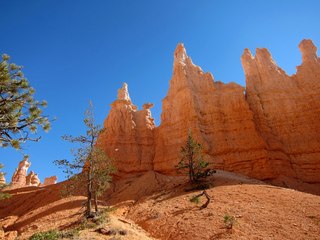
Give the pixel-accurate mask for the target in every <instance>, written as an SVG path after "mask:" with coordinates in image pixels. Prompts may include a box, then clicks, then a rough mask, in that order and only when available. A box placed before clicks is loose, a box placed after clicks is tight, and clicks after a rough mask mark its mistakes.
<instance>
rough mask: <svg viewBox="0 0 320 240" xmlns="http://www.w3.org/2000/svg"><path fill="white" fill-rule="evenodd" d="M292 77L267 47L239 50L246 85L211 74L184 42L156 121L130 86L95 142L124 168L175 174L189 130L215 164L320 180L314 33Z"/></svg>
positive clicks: (319, 87) (318, 64) (259, 174)
mask: <svg viewBox="0 0 320 240" xmlns="http://www.w3.org/2000/svg"><path fill="white" fill-rule="evenodd" d="M299 48H300V50H301V52H302V64H301V66H299V67H297V73H296V74H294V75H292V76H288V75H287V74H286V73H285V72H284V71H283V70H282V69H281V68H279V67H278V66H277V65H276V63H275V62H274V60H273V59H272V57H271V55H270V53H269V52H268V50H266V49H257V50H256V56H255V57H253V56H252V55H251V53H250V51H249V50H248V49H246V50H245V51H244V54H243V55H242V58H241V60H242V65H243V68H244V72H245V76H246V88H243V87H242V86H240V85H238V84H236V83H228V84H224V83H221V82H219V81H214V79H213V76H212V75H211V74H210V73H205V72H203V71H202V69H201V68H200V67H198V66H196V65H194V64H193V63H192V60H191V58H190V57H189V56H188V55H187V53H186V50H185V48H184V46H183V44H179V45H178V46H177V48H176V50H175V53H174V63H173V75H172V78H171V80H170V88H169V91H168V94H167V96H166V97H165V98H164V99H163V102H162V114H161V124H160V126H159V127H157V128H156V127H155V125H154V121H153V118H152V116H151V111H150V108H151V107H152V106H153V104H145V105H144V106H143V110H140V111H138V110H137V107H136V106H135V105H133V104H132V102H131V99H130V97H129V92H128V86H127V84H124V85H123V87H122V88H121V89H119V91H118V99H117V100H116V101H114V102H113V103H112V105H111V110H110V113H109V115H108V117H107V119H106V120H105V122H104V127H105V131H104V132H103V133H102V134H101V135H100V136H99V138H98V142H97V144H98V145H99V146H101V148H102V149H104V150H105V152H106V153H107V154H108V155H109V156H111V157H113V158H114V159H115V160H116V161H115V163H116V165H117V168H118V170H119V171H120V172H122V173H134V172H141V171H148V170H155V171H159V172H162V173H167V174H175V172H176V170H175V165H176V164H177V163H178V161H179V150H180V147H181V146H182V145H183V143H184V141H185V139H186V137H187V133H188V129H191V130H192V132H193V135H194V137H195V138H196V139H197V140H198V141H199V142H201V143H202V144H203V146H204V150H205V157H206V159H207V160H208V161H209V162H211V163H212V167H215V168H217V169H223V170H227V171H234V172H238V173H242V174H245V175H248V176H251V177H254V178H257V179H262V180H266V179H271V180H272V179H280V178H282V177H287V178H292V179H296V180H298V181H303V182H307V183H320V174H319V172H320V161H319V159H320V117H319V116H320V60H319V58H318V57H317V54H316V51H317V48H316V47H315V46H314V44H313V43H312V41H311V40H303V41H302V42H301V43H300V45H299Z"/></svg>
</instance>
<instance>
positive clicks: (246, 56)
mask: <svg viewBox="0 0 320 240" xmlns="http://www.w3.org/2000/svg"><path fill="white" fill-rule="evenodd" d="M241 59H254V57H253V56H252V53H251V51H250V49H249V48H245V49H244V51H243V54H242V56H241Z"/></svg>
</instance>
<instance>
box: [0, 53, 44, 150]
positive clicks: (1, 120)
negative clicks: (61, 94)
mask: <svg viewBox="0 0 320 240" xmlns="http://www.w3.org/2000/svg"><path fill="white" fill-rule="evenodd" d="M9 60H10V57H9V56H8V55H7V54H3V55H2V60H1V62H0V146H1V147H7V146H11V147H13V148H16V149H20V148H21V147H20V144H21V143H24V142H26V141H39V140H40V137H31V136H30V133H31V134H34V133H36V132H37V130H38V128H39V127H40V128H41V129H43V130H44V131H48V130H49V129H50V122H49V119H48V117H47V116H44V115H43V114H42V109H43V108H44V107H46V106H47V102H46V101H42V102H39V101H37V100H35V99H34V98H33V95H34V93H35V90H34V89H33V88H32V87H31V86H30V85H29V82H28V80H27V79H26V78H25V77H24V75H23V72H22V66H18V65H16V64H14V63H10V61H9Z"/></svg>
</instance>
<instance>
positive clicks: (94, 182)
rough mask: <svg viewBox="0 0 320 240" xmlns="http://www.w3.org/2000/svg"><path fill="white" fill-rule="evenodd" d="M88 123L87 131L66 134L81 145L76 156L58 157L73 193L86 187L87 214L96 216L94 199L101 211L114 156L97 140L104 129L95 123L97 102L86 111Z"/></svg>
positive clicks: (76, 151) (70, 139) (65, 137)
mask: <svg viewBox="0 0 320 240" xmlns="http://www.w3.org/2000/svg"><path fill="white" fill-rule="evenodd" d="M84 123H85V125H86V127H87V132H86V135H80V136H78V137H73V136H70V135H65V136H63V137H62V138H63V139H64V140H66V141H69V142H72V143H76V144H80V147H79V148H76V149H73V150H72V152H73V154H74V156H75V157H74V159H73V160H72V161H69V160H66V159H64V160H56V161H54V162H55V163H56V164H57V165H59V166H61V167H63V168H65V170H64V172H65V173H66V174H67V176H68V179H70V180H71V181H70V183H69V185H68V189H67V191H68V192H70V193H71V194H72V193H76V192H79V190H81V189H83V187H85V188H86V189H85V190H86V197H87V199H86V211H85V216H86V217H92V216H94V214H95V213H94V212H93V210H92V201H94V206H95V212H96V213H97V212H98V197H99V196H100V195H101V194H102V193H103V192H104V191H105V190H106V189H107V188H108V187H109V185H110V182H111V180H112V176H111V174H113V173H115V168H114V166H113V164H112V160H111V159H110V158H109V157H108V156H107V155H106V154H105V152H104V151H103V150H101V149H100V148H99V147H98V146H97V145H96V140H97V138H98V136H99V134H100V133H101V131H102V130H101V128H100V126H99V125H95V122H94V116H93V106H92V103H91V102H90V106H89V108H88V110H87V111H86V113H85V119H84Z"/></svg>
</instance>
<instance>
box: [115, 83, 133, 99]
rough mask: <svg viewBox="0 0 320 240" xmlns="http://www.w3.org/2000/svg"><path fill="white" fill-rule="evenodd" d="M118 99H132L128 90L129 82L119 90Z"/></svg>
mask: <svg viewBox="0 0 320 240" xmlns="http://www.w3.org/2000/svg"><path fill="white" fill-rule="evenodd" d="M118 100H126V101H131V99H130V96H129V91H128V84H127V83H125V82H124V83H123V84H122V87H121V88H120V89H119V90H118Z"/></svg>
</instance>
